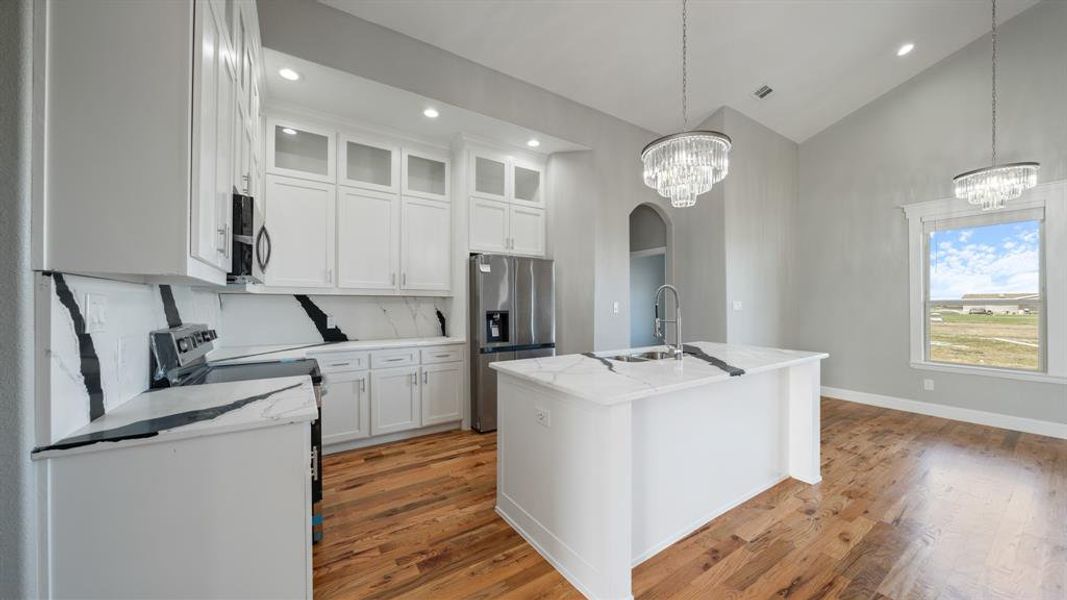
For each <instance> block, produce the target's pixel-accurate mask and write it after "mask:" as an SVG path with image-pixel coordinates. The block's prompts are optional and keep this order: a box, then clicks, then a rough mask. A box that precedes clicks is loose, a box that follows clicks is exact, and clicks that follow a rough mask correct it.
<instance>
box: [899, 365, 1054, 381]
mask: <svg viewBox="0 0 1067 600" xmlns="http://www.w3.org/2000/svg"><path fill="white" fill-rule="evenodd" d="M911 367H912V368H913V369H923V370H925V371H940V372H942V373H959V374H961V375H981V376H983V377H998V378H1000V379H1015V380H1017V381H1034V382H1038V383H1058V384H1060V385H1067V377H1062V376H1059V375H1049V374H1048V373H1038V372H1036V371H1035V372H1028V371H1011V370H1008V369H995V368H991V367H975V366H971V365H951V364H945V363H932V362H922V361H916V362H912V363H911Z"/></svg>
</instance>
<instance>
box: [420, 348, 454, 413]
mask: <svg viewBox="0 0 1067 600" xmlns="http://www.w3.org/2000/svg"><path fill="white" fill-rule="evenodd" d="M462 374H463V363H462V362H450V363H441V364H430V365H423V366H422V390H421V399H422V424H423V426H426V425H436V424H438V423H449V422H451V421H458V420H460V419H462V418H463V417H462V415H461V414H460V407H461V402H460V393H461V389H462V382H463V377H462Z"/></svg>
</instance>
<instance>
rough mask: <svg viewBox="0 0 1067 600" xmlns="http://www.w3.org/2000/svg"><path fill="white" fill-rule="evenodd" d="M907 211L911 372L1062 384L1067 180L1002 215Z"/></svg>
mask: <svg viewBox="0 0 1067 600" xmlns="http://www.w3.org/2000/svg"><path fill="white" fill-rule="evenodd" d="M903 208H904V212H905V214H906V215H907V219H908V240H909V242H908V243H909V250H908V252H909V254H908V263H909V273H910V275H909V290H910V291H909V294H910V310H909V312H910V330H911V341H910V363H911V366H912V367H914V368H917V369H927V370H934V371H950V372H957V373H972V374H980V375H986V376H993V377H1005V378H1009V379H1022V380H1028V381H1041V382H1050V383H1060V384H1067V264H1065V263H1067V182H1062V181H1060V182H1052V183H1046V184H1042V185H1039V186H1038V187H1036V188H1034V189H1033V190H1031V191H1029V192H1027V193H1026V194H1024V195H1023V197H1021V198H1019V199H1017V200H1014V201H1012V202H1011V203H1009V205H1008V207H1007V208H1006V209H1004V210H998V211H990V212H983V211H981V210H980V209H979V208H977V207H974V206H970V205H969V204H967V203H966V202H964V201H962V200H957V199H955V198H950V199H945V200H933V201H929V202H920V203H917V204H909V205H908V206H905V207H903Z"/></svg>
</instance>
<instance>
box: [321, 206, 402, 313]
mask: <svg viewBox="0 0 1067 600" xmlns="http://www.w3.org/2000/svg"><path fill="white" fill-rule="evenodd" d="M399 204H400V201H399V199H398V198H397V196H396V195H395V194H382V193H377V192H370V191H363V190H356V189H351V188H347V187H341V188H340V189H339V191H338V194H337V286H338V287H342V288H357V289H370V290H382V291H387V292H392V291H393V290H395V289H396V283H397V282H396V275H397V267H398V264H397V263H398V260H397V258H398V256H397V255H398V254H399V246H400V244H399V240H398V231H399V228H400V225H399V218H398V214H397V212H398V207H399Z"/></svg>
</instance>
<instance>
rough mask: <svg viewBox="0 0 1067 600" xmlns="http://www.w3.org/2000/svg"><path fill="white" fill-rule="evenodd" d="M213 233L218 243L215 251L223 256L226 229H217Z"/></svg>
mask: <svg viewBox="0 0 1067 600" xmlns="http://www.w3.org/2000/svg"><path fill="white" fill-rule="evenodd" d="M215 233H217V234H218V236H217V237H216V238H215V239H216V240H217V241H218V245H217V246H216V247H215V250H217V251H218V252H219V254H225V253H226V228H225V227H219V228H218V229H216V230H215Z"/></svg>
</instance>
